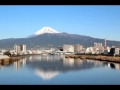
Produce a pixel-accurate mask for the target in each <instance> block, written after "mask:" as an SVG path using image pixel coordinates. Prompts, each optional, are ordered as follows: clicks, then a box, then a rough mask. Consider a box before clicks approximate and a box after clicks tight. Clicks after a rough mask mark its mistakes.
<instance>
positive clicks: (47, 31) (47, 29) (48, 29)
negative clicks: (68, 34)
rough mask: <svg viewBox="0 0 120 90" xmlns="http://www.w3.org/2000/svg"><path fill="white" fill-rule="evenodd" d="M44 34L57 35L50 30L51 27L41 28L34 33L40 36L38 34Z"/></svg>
mask: <svg viewBox="0 0 120 90" xmlns="http://www.w3.org/2000/svg"><path fill="white" fill-rule="evenodd" d="M44 33H59V32H58V31H56V30H54V29H52V28H51V27H43V28H41V29H40V30H38V31H37V32H35V33H34V34H35V35H40V34H44Z"/></svg>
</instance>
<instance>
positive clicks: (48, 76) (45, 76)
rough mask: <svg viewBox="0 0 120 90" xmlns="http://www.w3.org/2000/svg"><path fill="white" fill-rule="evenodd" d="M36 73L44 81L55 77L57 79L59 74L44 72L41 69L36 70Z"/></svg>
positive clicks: (56, 72)
mask: <svg viewBox="0 0 120 90" xmlns="http://www.w3.org/2000/svg"><path fill="white" fill-rule="evenodd" d="M35 73H36V74H37V75H38V76H40V77H41V78H42V79H43V80H50V79H52V78H53V77H55V76H56V75H58V74H59V72H58V71H44V70H41V69H36V70H35Z"/></svg>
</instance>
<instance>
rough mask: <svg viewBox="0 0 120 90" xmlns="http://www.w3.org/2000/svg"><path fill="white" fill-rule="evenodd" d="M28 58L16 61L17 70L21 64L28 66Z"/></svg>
mask: <svg viewBox="0 0 120 90" xmlns="http://www.w3.org/2000/svg"><path fill="white" fill-rule="evenodd" d="M26 60H27V58H23V59H21V60H18V61H16V62H14V69H15V71H18V70H19V68H20V65H21V64H22V66H23V67H24V66H26Z"/></svg>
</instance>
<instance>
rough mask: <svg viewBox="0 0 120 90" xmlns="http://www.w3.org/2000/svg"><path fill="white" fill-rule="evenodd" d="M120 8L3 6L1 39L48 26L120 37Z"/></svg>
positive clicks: (0, 20) (72, 31)
mask: <svg viewBox="0 0 120 90" xmlns="http://www.w3.org/2000/svg"><path fill="white" fill-rule="evenodd" d="M119 9H120V6H114V5H111V6H110V5H109V6H107V5H106V6H102V5H101V6H95V5H94V6H92V5H86V6H85V5H38V6H35V5H27V6H22V5H21V6H17V5H15V6H14V5H13V6H12V5H11V6H7V5H6V6H0V10H1V17H0V29H1V30H0V31H1V35H0V40H1V39H7V38H25V37H27V36H29V35H32V34H33V33H35V32H36V31H38V30H39V29H41V28H42V27H45V26H48V27H51V28H53V29H55V30H57V31H58V32H61V33H62V32H67V33H69V34H78V35H86V36H91V37H94V38H101V39H104V38H106V39H107V40H116V41H120V39H119V38H118V37H119V28H120V26H119V24H120V17H119V16H120V11H119ZM8 33H9V34H8Z"/></svg>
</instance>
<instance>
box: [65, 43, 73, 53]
mask: <svg viewBox="0 0 120 90" xmlns="http://www.w3.org/2000/svg"><path fill="white" fill-rule="evenodd" d="M63 51H65V52H74V45H66V44H64V45H63Z"/></svg>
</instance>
